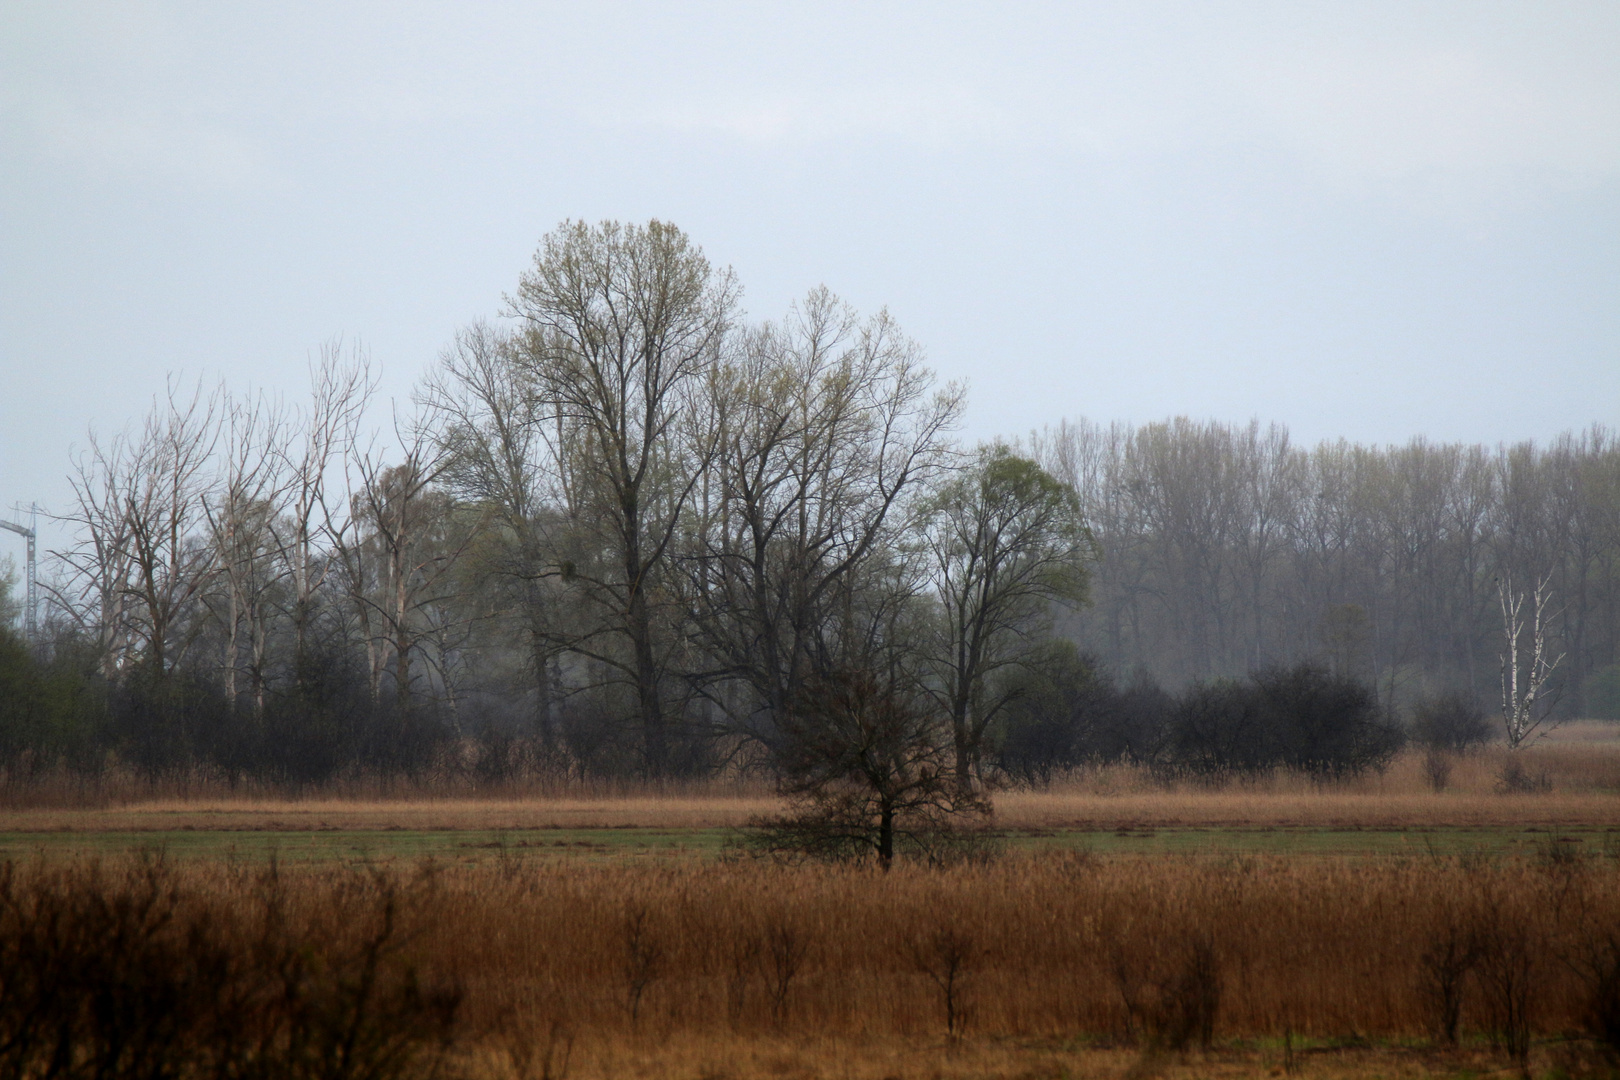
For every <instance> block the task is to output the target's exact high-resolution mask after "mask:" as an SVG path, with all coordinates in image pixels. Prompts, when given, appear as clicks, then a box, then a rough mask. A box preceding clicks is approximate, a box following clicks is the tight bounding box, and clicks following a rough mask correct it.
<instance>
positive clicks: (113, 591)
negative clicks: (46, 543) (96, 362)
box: [47, 431, 133, 682]
mask: <svg viewBox="0 0 1620 1080" xmlns="http://www.w3.org/2000/svg"><path fill="white" fill-rule="evenodd" d="M89 441H90V445H89V448H88V449H87V450H86V451H85V452H83V453H82V454H80V455H79V456H78V458H77V459H75V461H74V463H73V471H72V472H71V473H70V474H69V476H68V482H69V484H70V485H71V486H72V489H73V508H72V509H71V510H69V511H68V512H67V513H66V514H64V515H62V517H61V519H60V520H62V521H66V522H68V523H70V524H71V525H72V526H73V527H74V531H75V532H76V533H77V538H76V541H75V543H74V544H73V546H72V547H70V548H68V549H66V550H64V551H57V552H53V553H52V554H53V555H54V556H55V557H56V558H57V559H59V560H60V561H61V563H62V565H63V566H65V567H66V568H67V571H68V573H67V587H66V588H62V589H57V588H51V587H50V586H47V588H49V589H50V591H51V592H52V595H53V596H54V598H55V599H56V601H57V603H58V605H59V606H60V607H61V609H62V610H63V611H65V612H67V613H69V614H70V616H71V617H72V619H73V621H74V622H75V623H76V624H77V625H78V626H79V628H80V629H81V630H83V631H84V632H86V633H88V634H89V635H91V636H92V638H93V640H94V641H95V645H96V656H97V659H98V662H99V665H100V668H101V675H102V678H104V679H106V680H108V681H109V682H110V681H112V680H113V679H115V678H117V676H118V673H119V672H120V671H122V670H123V669H124V668H125V667H126V665H127V663H128V662H129V659H130V650H131V648H132V645H133V641H132V638H133V634H132V631H131V627H130V624H129V619H128V615H127V612H128V606H129V597H130V580H131V574H132V573H133V564H132V562H131V559H130V551H129V517H128V515H127V514H126V513H125V509H124V504H125V498H126V495H125V492H126V487H127V485H128V483H129V481H130V475H129V472H128V470H127V469H126V467H125V458H126V455H127V454H128V439H127V438H126V437H125V436H123V435H118V436H115V437H113V438H112V439H111V440H106V441H104V440H102V439H100V438H98V437H97V435H96V434H95V432H93V431H92V432H91V433H90V437H89Z"/></svg>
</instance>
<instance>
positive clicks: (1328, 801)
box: [0, 724, 1620, 832]
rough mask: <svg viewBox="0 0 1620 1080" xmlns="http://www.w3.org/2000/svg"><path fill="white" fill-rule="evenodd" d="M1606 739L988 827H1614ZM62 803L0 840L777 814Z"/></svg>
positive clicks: (672, 791)
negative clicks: (1536, 782) (1505, 777)
mask: <svg viewBox="0 0 1620 1080" xmlns="http://www.w3.org/2000/svg"><path fill="white" fill-rule="evenodd" d="M1616 734H1620V725H1613V724H1604V725H1597V724H1583V725H1578V726H1577V725H1571V726H1570V727H1569V728H1566V729H1561V730H1560V732H1559V735H1560V736H1561V737H1562V738H1563V741H1559V742H1547V743H1544V744H1542V745H1540V746H1537V747H1535V748H1533V749H1530V750H1527V751H1521V752H1520V753H1519V755H1518V760H1519V761H1520V762H1522V763H1523V765H1524V767H1525V769H1526V771H1527V773H1528V774H1529V775H1531V776H1532V777H1535V778H1538V779H1539V778H1545V780H1546V782H1547V785H1548V787H1547V790H1545V791H1540V792H1535V793H1529V794H1526V793H1509V792H1505V791H1504V790H1503V787H1502V782H1501V774H1502V770H1503V768H1504V766H1505V765H1506V763H1507V761H1508V754H1507V752H1506V751H1503V750H1485V751H1478V752H1474V753H1470V754H1461V755H1453V756H1452V757H1451V758H1450V762H1451V776H1450V780H1449V783H1448V785H1447V788H1446V789H1445V790H1444V791H1440V792H1436V791H1433V790H1431V789H1430V787H1429V784H1428V780H1427V778H1426V776H1425V773H1424V767H1423V755H1422V754H1420V753H1417V752H1408V753H1406V754H1403V755H1402V756H1401V757H1400V758H1398V759H1397V760H1396V761H1395V762H1394V764H1393V765H1392V766H1391V767H1390V768H1389V769H1387V770H1386V771H1385V772H1383V773H1380V774H1369V775H1366V776H1361V777H1351V778H1346V779H1343V780H1338V781H1334V782H1331V783H1323V782H1321V781H1318V780H1314V779H1312V778H1311V777H1308V776H1302V775H1298V774H1291V773H1286V772H1279V773H1268V774H1264V775H1262V776H1259V777H1249V778H1226V779H1225V780H1223V781H1218V782H1197V781H1179V782H1174V783H1166V782H1164V780H1163V778H1161V777H1157V776H1155V775H1154V774H1153V773H1152V772H1150V771H1149V770H1147V769H1143V768H1136V767H1132V766H1127V765H1110V766H1104V767H1101V768H1096V769H1088V770H1083V771H1081V772H1079V773H1077V774H1075V775H1074V776H1071V777H1069V778H1067V779H1066V780H1064V781H1063V782H1060V783H1057V784H1054V785H1053V786H1052V787H1051V788H1050V789H1048V790H1045V791H1029V790H1004V791H998V792H995V793H994V799H995V805H996V814H995V817H994V821H993V823H994V824H995V825H996V826H998V827H1002V828H1012V829H1052V828H1081V829H1114V828H1118V827H1121V826H1126V825H1129V826H1138V827H1140V826H1148V827H1174V826H1189V827H1217V826H1258V827H1266V826H1270V827H1288V826H1303V827H1313V828H1374V829H1377V828H1382V829H1401V828H1420V827H1469V828H1488V827H1498V826H1499V827H1515V828H1522V827H1525V826H1531V825H1535V826H1541V827H1556V826H1575V825H1581V826H1587V827H1609V826H1620V740H1617V739H1616V738H1615V737H1614V736H1615V735H1616ZM143 790H144V791H145V795H144V796H142V795H141V792H142V791H143ZM69 794H70V793H67V792H58V793H57V796H60V797H55V796H53V797H52V798H51V799H46V800H44V801H43V802H41V801H39V800H22V801H15V800H13V801H10V802H7V803H5V806H6V808H5V809H0V832H49V831H105V830H119V831H165V830H177V829H222V830H285V831H303V830H315V829H353V830H364V829H410V830H446V831H449V830H461V829H476V830H491V829H547V828H576V829H577V828H662V829H708V828H732V827H737V826H741V825H744V824H746V823H747V822H749V821H750V820H752V819H755V818H758V817H761V816H765V815H769V814H772V813H776V812H778V811H779V810H780V809H781V802H780V800H778V799H777V798H775V797H774V796H772V795H771V794H770V792H769V791H768V790H767V789H766V788H765V787H764V786H763V785H762V784H761V783H760V782H759V781H757V780H745V781H738V780H715V781H709V782H692V783H671V784H661V785H634V784H623V785H603V786H592V785H585V784H575V785H555V786H544V785H542V786H538V787H535V788H533V789H530V790H527V791H525V792H523V793H512V792H497V793H488V792H483V793H480V792H468V791H462V790H451V789H447V790H445V791H442V792H439V793H437V794H435V793H434V792H433V791H431V790H423V789H418V788H410V789H405V790H402V791H400V792H397V793H396V795H395V796H394V797H387V798H384V797H379V796H378V794H377V793H375V792H372V793H370V794H368V795H367V796H366V797H364V798H356V797H345V796H344V795H343V794H342V793H341V792H337V791H326V790H323V791H319V792H314V793H311V794H309V795H307V796H302V797H289V796H287V795H286V794H285V793H280V794H278V793H275V792H270V791H266V792H239V793H236V794H234V795H233V794H228V793H223V792H218V791H206V792H203V793H201V794H199V795H196V796H194V797H181V795H180V793H178V792H159V793H156V794H154V792H153V791H151V790H150V789H140V788H131V789H129V790H128V791H125V792H123V794H122V796H121V797H120V798H118V799H110V800H109V799H90V798H86V799H84V800H80V801H78V802H75V801H74V800H73V799H72V798H70V797H69Z"/></svg>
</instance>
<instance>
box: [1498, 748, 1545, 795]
mask: <svg viewBox="0 0 1620 1080" xmlns="http://www.w3.org/2000/svg"><path fill="white" fill-rule="evenodd" d="M1496 790H1497V791H1499V792H1501V793H1502V794H1504V795H1543V794H1546V793H1547V792H1549V791H1551V790H1552V779H1551V778H1550V777H1548V775H1547V773H1546V771H1545V770H1543V771H1541V772H1536V773H1532V772H1531V771H1530V770H1529V769H1527V768H1526V767H1525V764H1524V762H1522V761H1520V760H1519V759H1518V758H1517V757H1510V758H1508V759H1507V761H1506V763H1504V764H1503V766H1502V768H1501V770H1500V771H1499V772H1497V774H1496Z"/></svg>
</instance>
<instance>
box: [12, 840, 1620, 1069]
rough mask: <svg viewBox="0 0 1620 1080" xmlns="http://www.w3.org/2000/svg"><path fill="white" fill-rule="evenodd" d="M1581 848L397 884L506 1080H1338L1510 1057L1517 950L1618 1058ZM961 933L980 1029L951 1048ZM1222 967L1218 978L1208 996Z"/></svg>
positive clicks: (1058, 860)
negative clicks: (1454, 969)
mask: <svg viewBox="0 0 1620 1080" xmlns="http://www.w3.org/2000/svg"><path fill="white" fill-rule="evenodd" d="M1558 855H1559V853H1558V852H1556V851H1550V852H1549V853H1548V857H1545V858H1541V859H1504V860H1498V861H1494V862H1485V861H1479V860H1467V859H1461V860H1459V859H1438V858H1429V859H1421V860H1377V861H1369V860H1312V861H1300V860H1288V859H1278V858H1262V859H1254V858H1251V859H1244V860H1234V861H1230V862H1226V863H1219V862H1211V861H1208V860H1197V861H1195V860H1166V859H1146V858H1141V857H1124V858H1117V859H1100V858H1094V857H1085V856H1074V855H1056V854H1054V855H1046V856H1019V857H1010V858H1004V859H1001V860H998V861H995V862H993V863H989V864H985V865H977V866H963V867H958V868H956V869H952V870H946V871H926V870H921V869H916V868H902V869H897V870H896V871H894V872H892V873H889V874H882V873H879V872H876V871H872V870H859V869H847V868H846V869H839V868H828V867H821V866H812V867H797V868H789V867H781V866H776V865H772V864H765V863H757V862H751V861H743V862H710V863H687V864H681V865H664V866H647V865H634V864H618V865H610V866H586V865H578V864H569V863H556V862H550V863H535V864H524V863H521V862H513V863H508V864H481V865H476V866H462V867H455V868H448V869H440V868H435V867H432V866H417V867H402V868H399V869H398V870H396V871H394V873H396V874H397V875H398V876H399V877H400V879H402V880H407V881H410V882H413V884H410V885H409V886H407V887H406V889H405V892H404V894H403V895H404V896H405V897H406V901H405V903H404V907H403V913H404V928H405V930H406V932H407V934H408V935H409V940H410V945H409V948H408V956H409V959H410V960H411V962H412V963H414V964H416V965H418V966H419V968H420V970H421V971H422V972H424V973H425V974H426V975H428V976H430V977H432V978H433V979H434V980H449V981H452V982H454V983H457V984H459V985H460V986H461V987H462V988H463V989H464V991H465V1001H464V1007H463V1016H462V1021H463V1028H462V1031H463V1034H462V1038H461V1049H460V1056H461V1060H462V1063H463V1065H464V1067H465V1068H466V1069H467V1070H468V1071H469V1072H472V1073H475V1074H478V1075H483V1076H488V1077H490V1078H491V1080H495V1078H507V1077H513V1078H517V1080H529V1078H530V1077H534V1076H540V1075H544V1072H543V1069H542V1065H543V1063H544V1062H545V1061H546V1060H550V1061H551V1062H552V1065H553V1066H556V1065H557V1064H558V1063H560V1061H561V1057H562V1055H563V1054H564V1053H565V1052H566V1053H567V1056H568V1059H569V1067H570V1070H571V1071H570V1073H569V1075H571V1076H577V1077H615V1076H646V1077H665V1076H671V1077H673V1076H692V1077H695V1076H715V1077H718V1076H730V1077H737V1078H739V1080H740V1078H744V1077H752V1076H851V1077H873V1078H877V1077H885V1076H897V1077H912V1076H916V1077H923V1076H930V1077H934V1076H939V1077H945V1076H962V1077H966V1076H1043V1075H1044V1076H1059V1075H1065V1074H1067V1075H1098V1076H1100V1075H1120V1074H1121V1073H1122V1072H1124V1071H1125V1070H1126V1067H1127V1066H1130V1067H1143V1068H1146V1067H1149V1066H1151V1068H1152V1069H1153V1070H1156V1071H1163V1072H1164V1073H1165V1074H1166V1075H1254V1074H1255V1073H1256V1072H1261V1071H1267V1070H1269V1069H1271V1068H1274V1067H1275V1068H1281V1067H1282V1066H1283V1064H1284V1055H1285V1051H1284V1049H1283V1046H1284V1043H1283V1040H1284V1039H1285V1038H1286V1039H1288V1040H1289V1044H1290V1045H1291V1046H1292V1047H1294V1052H1295V1054H1296V1055H1297V1057H1296V1060H1295V1062H1294V1063H1295V1064H1296V1065H1298V1066H1301V1067H1302V1068H1304V1069H1305V1071H1307V1072H1308V1073H1309V1074H1310V1075H1323V1076H1331V1075H1354V1074H1355V1073H1356V1072H1357V1070H1361V1069H1376V1070H1377V1071H1378V1072H1379V1073H1381V1074H1383V1075H1426V1074H1428V1073H1429V1072H1430V1071H1433V1070H1439V1071H1446V1070H1449V1069H1452V1068H1454V1067H1457V1066H1458V1065H1460V1064H1466V1063H1467V1062H1468V1061H1471V1060H1472V1061H1476V1062H1478V1061H1484V1062H1489V1063H1492V1064H1493V1067H1500V1066H1501V1064H1502V1060H1501V1055H1500V1054H1497V1053H1495V1052H1494V1051H1492V1050H1491V1049H1490V1048H1489V1046H1488V1045H1487V1044H1486V1043H1485V1042H1484V1041H1483V1040H1484V1039H1485V1038H1486V1037H1488V1036H1490V1035H1492V1034H1493V1033H1496V1034H1499V1033H1500V1032H1501V1031H1502V1030H1503V1028H1504V1024H1505V1023H1506V1022H1507V1021H1505V1020H1504V1018H1503V1015H1502V1013H1501V1010H1500V1008H1499V997H1498V987H1497V985H1496V984H1495V983H1494V982H1493V981H1492V972H1493V971H1494V970H1496V969H1494V968H1492V967H1491V966H1490V965H1491V963H1492V961H1491V960H1490V957H1491V956H1495V957H1496V958H1497V960H1500V961H1503V962H1507V961H1512V962H1513V963H1518V964H1521V966H1522V972H1521V973H1520V974H1521V975H1522V978H1523V980H1524V983H1523V985H1525V986H1526V987H1527V989H1528V994H1529V996H1528V998H1527V1000H1528V1001H1529V1003H1530V1014H1529V1017H1528V1023H1529V1028H1530V1030H1531V1032H1532V1033H1533V1034H1534V1035H1535V1036H1536V1037H1537V1038H1538V1039H1539V1040H1540V1042H1538V1044H1537V1045H1536V1047H1535V1048H1534V1049H1533V1057H1534V1058H1535V1060H1537V1061H1540V1062H1543V1063H1545V1062H1547V1061H1550V1060H1552V1057H1553V1056H1555V1055H1558V1054H1564V1055H1569V1054H1571V1053H1587V1054H1589V1053H1590V1051H1589V1050H1587V1049H1586V1044H1584V1043H1578V1042H1577V1043H1571V1042H1568V1041H1566V1040H1564V1039H1563V1038H1562V1035H1563V1034H1564V1033H1568V1032H1574V1031H1579V1030H1581V1029H1582V1028H1583V1027H1584V1026H1585V1025H1586V1023H1587V1021H1588V1012H1589V1006H1590V1003H1591V998H1592V985H1591V983H1590V981H1589V980H1587V979H1586V978H1584V977H1583V974H1582V972H1583V971H1584V970H1585V969H1584V967H1583V965H1586V964H1588V963H1592V962H1607V960H1606V959H1605V958H1606V957H1608V956H1609V954H1607V953H1603V952H1602V949H1601V948H1600V947H1599V946H1600V944H1601V943H1602V942H1605V941H1612V940H1614V938H1615V936H1616V935H1620V859H1617V858H1612V857H1609V858H1600V857H1586V858H1573V859H1572V858H1567V857H1558ZM46 869H48V868H47V866H46V864H43V863H33V864H28V865H25V866H23V867H21V868H20V871H19V872H20V873H21V874H22V875H24V877H25V878H26V876H27V875H29V874H35V873H41V872H45V870H46ZM174 873H175V874H176V875H177V879H176V880H177V883H178V885H179V887H180V888H181V890H182V891H183V893H184V894H185V896H186V897H187V902H188V904H191V905H194V906H195V907H196V908H198V909H201V910H206V911H212V912H214V913H216V915H217V916H224V917H225V919H226V920H227V921H228V920H229V919H230V917H231V913H232V912H233V911H237V910H247V909H248V908H250V907H251V904H252V898H253V897H254V896H255V895H256V890H262V888H263V878H262V876H260V875H259V874H258V873H257V872H248V871H245V870H244V869H243V868H242V867H233V866H228V865H223V864H217V863H194V864H193V863H188V864H184V865H181V866H177V867H176V868H175V869H174ZM280 873H281V881H282V883H283V886H284V887H285V889H286V895H287V897H288V904H287V908H286V910H287V912H288V917H289V918H290V919H292V920H294V921H295V922H297V923H299V924H301V925H307V926H308V927H310V928H311V930H310V932H311V933H318V934H320V935H322V937H323V939H330V938H332V937H333V936H334V935H337V936H342V935H344V934H348V933H360V932H362V931H357V930H356V931H351V930H350V929H349V928H348V927H347V926H346V925H340V924H338V923H334V920H333V916H332V914H331V913H332V912H333V911H336V910H347V909H349V908H353V906H354V904H355V899H354V897H355V896H356V893H355V891H354V890H355V882H356V881H357V880H362V881H363V880H364V879H365V878H366V876H367V874H368V873H369V871H360V872H357V871H356V870H355V869H353V868H342V867H338V866H330V865H329V866H325V867H310V868H297V869H283V870H282V871H281V872H280ZM1458 933H1461V934H1463V935H1466V936H1467V937H1468V940H1470V941H1474V942H1478V943H1481V944H1480V948H1482V949H1483V950H1485V951H1484V953H1482V957H1484V958H1483V959H1481V960H1480V962H1479V963H1478V964H1477V965H1476V966H1475V968H1474V969H1473V971H1472V972H1471V973H1470V974H1469V975H1468V976H1466V977H1465V981H1464V990H1463V999H1462V1013H1461V1019H1462V1031H1463V1034H1464V1037H1465V1046H1464V1048H1463V1049H1462V1050H1460V1051H1449V1050H1437V1049H1435V1048H1434V1047H1433V1046H1432V1045H1431V1042H1432V1036H1433V1035H1434V1033H1435V1031H1436V1025H1437V1023H1438V1012H1437V1007H1436V1001H1435V998H1434V996H1433V995H1432V994H1431V993H1430V992H1429V991H1428V990H1427V989H1426V984H1425V980H1426V978H1427V976H1428V974H1429V972H1430V969H1429V967H1428V966H1426V964H1425V961H1424V959H1423V958H1424V956H1425V954H1426V953H1430V952H1431V951H1432V950H1433V949H1434V947H1435V946H1436V945H1437V944H1438V943H1442V942H1444V941H1445V940H1446V939H1447V936H1448V935H1455V934H1458ZM1605 935H1607V936H1605ZM947 938H949V940H950V942H951V946H950V947H951V949H952V950H954V953H953V954H954V955H957V956H958V957H959V959H960V961H961V963H960V968H959V970H958V973H957V974H958V982H957V984H956V991H957V993H958V1000H957V1006H958V1016H957V1017H956V1018H955V1020H954V1021H953V1023H959V1024H961V1025H962V1027H960V1029H959V1032H958V1033H957V1034H960V1036H961V1037H948V1035H947V1031H948V1027H949V1026H951V1025H950V1024H948V1018H947V1005H946V1000H945V998H944V995H943V993H942V987H941V983H940V976H941V975H942V974H943V968H942V967H941V965H942V964H943V963H944V960H943V957H944V952H943V951H942V950H943V947H944V946H943V945H942V942H945V940H946V939H947ZM328 944H329V945H330V941H328ZM1493 949H1494V950H1495V953H1492V952H1491V951H1490V950H1493ZM1200 951H1202V953H1203V954H1204V955H1205V956H1206V957H1207V959H1208V961H1209V963H1208V966H1207V971H1206V974H1207V976H1208V980H1207V981H1206V983H1200V982H1199V981H1198V979H1196V978H1194V979H1192V981H1191V982H1189V974H1190V973H1195V968H1196V967H1197V957H1198V956H1199V954H1200ZM1208 993H1213V994H1214V995H1215V999H1214V1000H1215V1004H1214V1005H1213V1008H1214V1012H1213V1014H1212V1016H1211V1019H1212V1021H1213V1035H1214V1037H1215V1043H1214V1045H1213V1047H1212V1048H1211V1049H1210V1050H1209V1051H1207V1052H1203V1051H1199V1049H1198V1041H1197V1038H1196V1035H1193V1036H1191V1038H1192V1044H1191V1046H1190V1047H1189V1048H1188V1049H1187V1051H1186V1052H1185V1053H1183V1052H1179V1051H1177V1050H1176V1049H1175V1048H1174V1047H1173V1046H1172V1045H1170V1044H1172V1043H1174V1042H1175V1041H1176V1040H1177V1038H1178V1037H1177V1036H1176V1035H1175V1034H1174V1033H1175V1031H1176V1030H1177V1026H1178V1024H1179V1023H1180V1021H1179V1020H1178V1019H1177V1018H1178V1017H1179V1016H1181V1015H1182V1012H1181V1010H1185V1009H1186V1008H1187V1007H1189V1002H1194V1003H1196V1000H1200V998H1199V995H1201V994H1208ZM1187 1036H1188V1032H1187V1031H1185V1030H1183V1031H1182V1037H1187ZM1347 1039H1348V1040H1352V1041H1353V1042H1354V1044H1355V1046H1354V1048H1353V1049H1352V1050H1351V1051H1347V1052H1342V1053H1341V1052H1334V1053H1322V1052H1321V1049H1322V1045H1323V1041H1324V1040H1347ZM1188 1054H1190V1055H1191V1056H1188ZM551 1075H557V1074H556V1071H555V1068H553V1072H552V1074H551Z"/></svg>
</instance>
